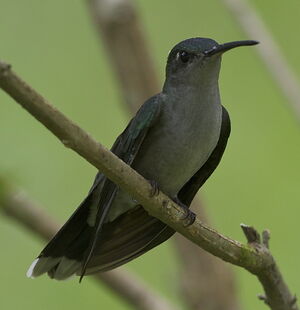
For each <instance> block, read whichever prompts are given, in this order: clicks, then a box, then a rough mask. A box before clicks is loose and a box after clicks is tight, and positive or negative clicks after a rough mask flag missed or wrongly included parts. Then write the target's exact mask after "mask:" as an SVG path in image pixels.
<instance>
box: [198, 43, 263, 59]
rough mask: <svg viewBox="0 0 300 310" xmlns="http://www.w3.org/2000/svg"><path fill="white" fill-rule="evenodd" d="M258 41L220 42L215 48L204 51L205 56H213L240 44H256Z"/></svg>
mask: <svg viewBox="0 0 300 310" xmlns="http://www.w3.org/2000/svg"><path fill="white" fill-rule="evenodd" d="M258 43H259V42H258V41H254V40H245V41H233V42H228V43H224V44H219V45H217V46H214V47H213V48H211V49H209V50H207V51H205V52H204V55H205V56H212V55H215V54H219V53H224V52H226V51H229V50H231V49H232V48H235V47H239V46H247V45H256V44H258Z"/></svg>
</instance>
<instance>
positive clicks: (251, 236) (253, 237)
mask: <svg viewBox="0 0 300 310" xmlns="http://www.w3.org/2000/svg"><path fill="white" fill-rule="evenodd" d="M241 228H242V230H243V232H244V235H245V236H246V238H247V242H248V244H251V243H256V244H260V243H261V240H260V235H259V233H258V232H257V230H256V229H255V228H254V227H252V226H248V225H246V224H241Z"/></svg>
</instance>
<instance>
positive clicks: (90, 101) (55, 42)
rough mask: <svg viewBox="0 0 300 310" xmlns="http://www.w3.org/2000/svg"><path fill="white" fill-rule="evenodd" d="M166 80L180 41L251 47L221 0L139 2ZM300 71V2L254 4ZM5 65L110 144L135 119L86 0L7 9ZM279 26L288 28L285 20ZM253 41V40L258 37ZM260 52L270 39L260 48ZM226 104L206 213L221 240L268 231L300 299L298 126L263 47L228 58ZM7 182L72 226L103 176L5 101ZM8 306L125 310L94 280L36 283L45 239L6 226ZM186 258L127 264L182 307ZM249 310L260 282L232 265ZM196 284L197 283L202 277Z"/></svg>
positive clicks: (3, 14) (1, 31)
mask: <svg viewBox="0 0 300 310" xmlns="http://www.w3.org/2000/svg"><path fill="white" fill-rule="evenodd" d="M137 3H138V6H139V9H140V13H141V16H142V18H143V20H144V22H145V27H146V31H147V34H148V38H149V40H150V45H151V47H152V48H153V49H152V50H153V57H154V59H155V61H156V63H157V68H158V70H159V73H160V77H161V80H162V81H163V79H164V66H165V61H166V57H167V53H168V51H169V50H170V49H171V47H172V46H173V45H174V44H175V43H177V42H178V41H180V40H182V39H185V38H188V37H193V36H204V37H211V38H214V39H216V40H217V41H219V42H226V41H231V40H239V39H248V38H245V37H244V36H243V33H241V31H240V29H239V26H238V25H237V24H236V23H235V22H234V21H233V20H232V18H231V16H230V14H229V13H228V12H227V11H226V10H225V8H224V7H223V6H222V4H221V1H216V0H213V1H205V2H204V1H178V0H174V1H158V0H152V1H142V0H139V1H137ZM252 4H253V5H255V6H256V8H257V9H258V10H259V13H260V14H261V15H262V17H263V19H264V20H265V22H266V23H267V24H268V26H269V27H270V29H271V30H272V32H273V34H274V36H275V37H276V39H277V40H278V42H279V43H280V45H281V47H282V49H283V51H284V53H285V55H286V57H287V58H288V59H289V61H290V63H291V65H292V66H293V67H294V68H295V70H296V71H297V72H298V73H300V61H299V49H300V43H299V42H298V41H297V40H295V36H294V31H292V30H293V29H296V27H298V21H299V18H300V11H299V10H298V6H299V3H298V1H297V0H291V1H289V2H287V3H285V5H284V6H282V3H281V2H279V1H275V2H272V10H270V4H269V3H268V2H262V1H258V0H255V1H252ZM0 7H1V10H0V38H1V48H0V58H1V59H4V60H6V61H8V62H10V63H11V64H13V67H14V69H15V70H16V71H17V72H18V73H19V74H20V75H21V76H22V77H23V78H24V79H25V80H26V81H28V82H29V83H30V84H31V85H32V86H33V87H34V88H35V89H37V90H38V91H39V92H41V93H42V94H43V95H44V96H45V97H46V98H47V99H48V100H49V101H50V102H52V103H53V104H54V105H55V106H57V107H58V109H60V110H62V111H63V112H64V113H65V114H67V115H68V116H69V117H70V118H71V119H73V120H74V121H76V122H77V123H78V124H79V125H81V126H82V127H83V128H85V129H86V130H87V131H89V132H90V133H91V134H92V135H93V136H94V137H96V138H97V139H98V140H99V141H101V142H102V143H103V144H105V145H107V146H110V145H111V144H112V142H113V141H114V139H115V138H116V136H117V135H118V134H119V133H120V132H121V131H122V129H123V127H124V126H125V124H126V122H127V120H128V118H127V114H126V110H125V109H124V107H123V106H122V98H121V96H120V93H119V91H118V85H117V83H116V79H115V77H114V76H113V74H112V72H111V70H110V66H109V63H108V60H107V57H106V55H105V51H104V48H103V46H102V44H101V42H100V44H99V40H98V37H97V35H96V33H95V31H94V28H93V26H92V24H91V21H90V18H89V15H88V12H87V9H86V7H85V3H84V1H71V0H65V1H58V0H52V1H38V0H27V1H9V0H0ZM279 20H280V22H278V21H279ZM253 39H255V38H253ZM261 44H263V42H261ZM220 86H221V96H222V102H223V104H224V105H225V106H226V107H227V109H228V110H229V112H230V115H231V120H232V135H231V138H230V142H229V145H228V148H227V151H226V152H225V156H224V159H223V161H222V164H221V166H220V167H219V168H218V169H217V172H216V173H215V174H214V175H213V177H211V178H210V180H209V181H208V182H207V184H206V185H205V187H204V188H203V190H202V192H203V194H202V196H203V197H204V201H205V204H206V205H207V210H208V212H209V213H210V216H211V218H212V219H213V223H214V225H215V227H216V228H217V229H219V230H220V231H221V232H223V233H225V234H227V235H229V236H231V237H233V238H236V239H238V240H242V241H243V236H242V233H241V230H240V228H239V223H241V222H245V223H247V224H253V225H255V226H256V227H257V228H258V229H260V230H261V229H263V228H265V227H268V228H270V230H271V232H272V239H271V247H272V251H273V253H274V255H275V257H276V259H277V260H278V263H279V265H280V267H281V269H282V271H283V273H284V275H285V277H286V280H287V282H288V283H289V285H290V287H291V289H292V291H294V292H295V293H298V295H299V292H300V279H299V276H298V273H297V272H295V270H298V269H299V261H300V248H299V247H298V235H299V232H298V221H299V216H300V210H299V202H300V201H299V185H300V180H299V154H300V144H299V128H298V124H297V123H296V121H295V119H294V117H293V115H292V114H291V112H290V111H289V109H288V108H287V105H286V102H285V98H283V97H282V95H281V93H280V92H279V90H278V88H277V87H276V85H275V84H274V83H273V81H272V79H271V78H270V76H269V73H268V72H266V70H265V68H264V65H263V64H262V63H261V61H260V60H259V59H258V57H257V55H256V53H255V48H241V49H238V50H234V51H232V52H230V53H228V54H226V56H224V59H223V68H222V72H221V77H220ZM0 103H1V113H0V126H1V130H0V141H1V155H0V159H1V163H0V174H1V176H2V177H3V176H4V177H7V178H8V179H9V181H10V182H12V183H14V184H16V185H18V186H20V187H22V188H24V189H25V190H26V191H27V192H28V193H29V195H30V196H31V197H32V198H33V199H35V200H37V201H39V202H40V203H41V204H42V205H43V206H44V207H45V208H46V209H47V211H49V213H51V214H52V215H53V216H56V217H57V218H59V219H60V221H61V222H63V221H64V220H66V219H67V218H68V216H69V215H70V214H71V213H72V211H73V210H74V209H75V207H76V206H77V205H78V204H79V203H80V201H81V199H82V198H83V197H84V196H85V194H86V192H87V191H88V189H89V186H90V185H91V182H92V180H93V177H94V174H95V173H96V171H95V169H94V168H93V167H91V166H90V165H89V164H88V163H87V162H85V161H84V160H82V159H81V158H80V157H79V156H77V155H76V154H75V153H73V152H70V151H69V150H67V149H65V148H64V147H62V145H61V144H60V143H58V141H57V140H56V138H55V137H53V136H52V135H51V134H49V132H48V131H47V130H45V129H44V128H43V127H42V126H41V125H40V124H39V123H38V122H37V121H35V120H34V119H33V118H32V117H31V116H30V115H28V113H27V112H24V111H22V110H21V109H20V107H19V106H18V105H17V104H15V103H14V102H13V101H12V100H11V99H10V98H8V97H7V96H6V95H5V94H4V93H3V92H0ZM0 223H1V224H0V242H1V244H2V251H1V263H2V271H1V284H0V286H1V290H0V308H1V309H24V310H25V309H32V310H33V309H41V308H42V309H54V308H55V309H74V310H75V309H82V308H83V307H85V308H91V307H95V306H96V307H97V308H99V307H102V308H103V309H108V308H109V309H115V310H117V309H129V307H127V308H126V307H125V306H124V304H123V302H122V301H120V300H119V299H118V298H116V297H115V295H114V294H112V293H111V292H110V291H108V290H107V289H106V288H104V287H99V286H98V285H96V284H95V283H94V282H93V281H92V280H91V279H88V278H86V279H85V280H84V281H83V283H82V284H81V285H78V283H77V281H76V280H74V279H73V280H71V281H69V282H55V281H50V280H49V279H48V278H46V277H42V278H40V279H37V280H34V281H33V280H29V279H27V278H26V277H25V272H26V270H27V268H28V266H29V264H30V263H31V261H32V260H33V258H34V257H35V255H37V254H38V253H39V251H40V250H41V248H42V244H41V242H40V240H39V238H38V237H37V236H34V235H32V234H30V233H28V232H27V231H25V230H23V229H20V228H19V227H17V226H16V224H15V223H13V222H10V221H7V220H6V219H5V218H1V219H0ZM177 266H178V260H177V258H176V257H175V255H174V250H173V248H172V246H171V243H170V242H167V243H165V244H164V245H161V246H160V247H158V248H156V249H154V250H153V251H151V252H150V253H148V254H147V255H144V256H142V257H141V258H139V259H137V260H135V261H133V262H131V263H129V264H128V265H127V266H126V268H128V269H130V270H133V271H135V272H137V273H138V274H139V275H140V276H141V277H143V278H144V279H145V280H146V281H148V282H149V283H150V284H151V285H152V286H153V287H155V288H156V289H157V290H160V291H161V292H162V293H163V294H165V295H167V296H168V297H170V298H172V299H173V300H174V301H177V300H178V297H176V296H177V295H178V289H179V287H178V281H179V280H178V277H179V272H178V270H177V269H176V268H177ZM235 270H236V275H237V281H238V290H239V293H240V296H241V300H242V304H243V305H244V307H245V309H246V310H250V309H266V307H265V306H264V305H263V303H262V302H260V301H258V300H257V299H256V294H257V293H261V291H262V290H261V287H260V285H259V283H258V282H257V280H256V279H255V278H254V277H252V276H251V275H249V274H248V273H247V272H245V271H243V270H241V269H238V268H235ZM199 281H200V279H199Z"/></svg>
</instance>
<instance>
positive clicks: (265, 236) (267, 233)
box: [262, 229, 271, 249]
mask: <svg viewBox="0 0 300 310" xmlns="http://www.w3.org/2000/svg"><path fill="white" fill-rule="evenodd" d="M270 237H271V234H270V230H269V229H265V230H264V231H263V232H262V243H263V245H264V246H265V247H266V248H267V249H269V241H270Z"/></svg>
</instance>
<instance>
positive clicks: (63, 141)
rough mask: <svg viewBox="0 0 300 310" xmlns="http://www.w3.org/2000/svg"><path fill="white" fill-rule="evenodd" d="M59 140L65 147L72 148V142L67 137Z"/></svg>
mask: <svg viewBox="0 0 300 310" xmlns="http://www.w3.org/2000/svg"><path fill="white" fill-rule="evenodd" d="M61 142H62V144H63V145H64V146H65V147H66V148H68V149H70V148H72V143H71V141H70V140H67V139H65V140H64V139H63V140H61Z"/></svg>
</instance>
